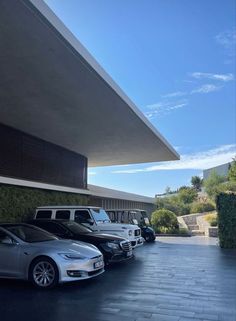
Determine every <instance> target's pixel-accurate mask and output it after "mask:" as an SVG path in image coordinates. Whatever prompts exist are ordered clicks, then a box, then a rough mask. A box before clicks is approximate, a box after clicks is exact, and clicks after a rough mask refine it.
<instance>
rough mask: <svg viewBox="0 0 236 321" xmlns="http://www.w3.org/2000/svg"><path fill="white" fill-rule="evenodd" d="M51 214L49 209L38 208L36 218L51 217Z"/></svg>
mask: <svg viewBox="0 0 236 321" xmlns="http://www.w3.org/2000/svg"><path fill="white" fill-rule="evenodd" d="M51 215H52V211H49V210H45V211H43V210H39V211H38V212H37V215H36V218H51Z"/></svg>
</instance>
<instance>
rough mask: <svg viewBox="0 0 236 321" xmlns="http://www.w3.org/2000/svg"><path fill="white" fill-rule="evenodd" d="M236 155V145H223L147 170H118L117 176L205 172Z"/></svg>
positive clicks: (150, 167) (147, 168) (183, 156)
mask: <svg viewBox="0 0 236 321" xmlns="http://www.w3.org/2000/svg"><path fill="white" fill-rule="evenodd" d="M235 155H236V144H232V145H222V146H219V147H217V148H213V149H210V150H207V151H203V152H198V153H193V154H187V155H182V156H181V159H180V160H179V161H173V162H165V163H161V164H157V165H154V166H149V167H146V168H134V169H132V168H131V169H126V170H117V171H113V172H112V173H115V174H121V173H122V174H125V173H126V174H135V173H139V172H153V171H161V170H184V169H191V170H193V169H195V170H203V169H207V168H211V167H215V166H218V165H221V164H224V163H227V162H230V161H231V160H232V158H233V157H235Z"/></svg>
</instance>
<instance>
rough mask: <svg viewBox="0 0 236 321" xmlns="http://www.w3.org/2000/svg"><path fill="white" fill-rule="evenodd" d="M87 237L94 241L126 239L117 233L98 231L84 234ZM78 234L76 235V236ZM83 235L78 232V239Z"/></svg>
mask: <svg viewBox="0 0 236 321" xmlns="http://www.w3.org/2000/svg"><path fill="white" fill-rule="evenodd" d="M82 235H83V236H84V237H86V239H87V240H88V242H89V240H91V242H92V241H98V242H99V241H107V242H109V241H118V242H120V241H124V238H122V237H119V236H116V235H111V234H105V233H98V232H93V233H87V234H82ZM76 236H77V235H75V237H76ZM80 236H81V234H78V239H79V237H80Z"/></svg>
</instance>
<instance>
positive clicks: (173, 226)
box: [151, 209, 179, 233]
mask: <svg viewBox="0 0 236 321" xmlns="http://www.w3.org/2000/svg"><path fill="white" fill-rule="evenodd" d="M151 222H152V225H153V227H154V229H155V231H156V232H157V233H160V232H164V233H172V232H174V231H176V230H177V229H179V224H178V220H177V216H176V215H175V213H173V212H171V211H169V210H166V209H161V210H156V211H155V212H153V213H152V217H151Z"/></svg>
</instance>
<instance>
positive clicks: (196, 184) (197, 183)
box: [191, 176, 203, 192]
mask: <svg viewBox="0 0 236 321" xmlns="http://www.w3.org/2000/svg"><path fill="white" fill-rule="evenodd" d="M202 183H203V181H202V179H201V177H199V176H192V179H191V184H192V186H193V188H194V189H195V190H196V191H197V192H199V191H200V190H201V187H202Z"/></svg>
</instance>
